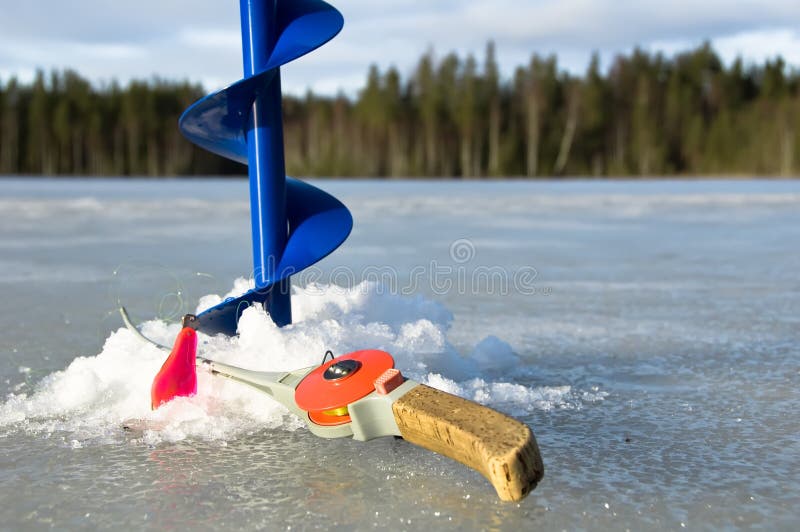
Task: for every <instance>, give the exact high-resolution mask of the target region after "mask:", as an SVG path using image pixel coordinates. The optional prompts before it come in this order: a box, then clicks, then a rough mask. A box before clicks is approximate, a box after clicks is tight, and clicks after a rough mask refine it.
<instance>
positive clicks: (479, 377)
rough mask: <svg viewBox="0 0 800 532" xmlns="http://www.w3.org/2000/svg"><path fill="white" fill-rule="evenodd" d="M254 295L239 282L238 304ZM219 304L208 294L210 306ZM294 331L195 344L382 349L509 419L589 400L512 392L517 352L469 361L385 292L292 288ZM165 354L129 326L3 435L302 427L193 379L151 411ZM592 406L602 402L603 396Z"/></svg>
mask: <svg viewBox="0 0 800 532" xmlns="http://www.w3.org/2000/svg"><path fill="white" fill-rule="evenodd" d="M245 289H247V283H246V282H245V281H242V280H239V281H237V283H236V285H235V287H234V290H233V292H232V294H235V293H240V292H242V291H244V290H245ZM220 299H221V298H219V297H218V296H207V297H205V298H203V300H202V301H201V303H200V307H201V308H207V307H208V306H209V305H210V304H214V303H215V302H217V301H219V300H220ZM292 306H293V317H294V323H293V324H292V325H290V326H287V327H284V328H278V327H276V326H275V325H274V324H273V323H272V321H271V320H270V318H269V316H268V315H267V313H266V312H265V311H264V310H263V309H261V308H258V307H252V308H249V309H247V310H246V311H245V312H244V314H243V315H242V318H241V320H240V323H239V336H238V337H236V338H225V337H222V336H217V337H208V336H205V335H202V334H201V335H200V343H199V351H200V354H201V355H202V356H204V357H206V358H210V359H213V360H218V361H220V362H225V363H228V364H234V365H237V366H240V367H244V368H248V369H254V370H264V371H283V370H292V369H297V368H300V367H305V366H311V365H315V364H318V363H319V362H320V361H321V360H322V357H323V354H324V353H325V351H326V350H331V351H333V353H334V354H335V355H340V354H343V353H348V352H350V351H355V350H358V349H365V348H375V349H383V350H385V351H388V352H390V353H391V354H392V355H393V356H394V358H395V362H396V366H397V367H398V368H400V369H402V370H403V372H404V373H405V374H406V375H407V376H409V377H411V378H414V379H415V380H419V381H421V382H424V383H426V384H429V385H431V386H434V387H437V388H440V389H443V390H445V391H448V392H451V393H455V394H458V395H461V396H464V397H467V398H470V399H473V400H476V401H478V402H481V403H484V404H488V405H490V406H495V407H497V408H498V409H500V410H503V411H506V412H509V413H511V414H520V413H525V412H529V411H532V410H534V409H542V410H549V409H552V408H570V407H574V406H575V405H576V404H579V403H580V402H581V401H584V400H585V398H581V397H579V396H578V395H577V394H574V393H573V392H572V391H571V390H570V388H569V387H568V386H565V387H542V388H529V387H526V386H523V385H521V384H515V383H513V382H507V379H508V378H509V376H511V377H513V375H514V374H515V372H516V371H518V368H519V366H520V363H519V359H518V357H517V355H516V354H515V353H514V352H513V350H512V349H511V347H510V346H509V345H508V344H507V343H505V342H503V341H502V340H500V339H498V338H496V337H488V338H486V339H484V340H483V341H481V342H480V343H478V345H476V346H475V348H474V351H473V352H472V353H470V354H468V355H466V356H462V355H461V354H459V353H458V352H457V351H456V350H455V349H454V348H453V346H452V345H450V344H449V343H448V341H447V338H446V333H447V330H448V327H449V325H450V323H451V321H452V319H453V317H452V314H451V313H450V312H449V311H448V310H447V309H446V308H444V307H443V306H442V305H440V304H438V303H436V302H433V301H430V300H427V299H425V298H422V297H419V296H418V297H413V298H403V297H399V296H396V295H390V294H385V293H383V291H382V290H380V289H379V287H377V286H376V285H374V284H371V283H362V284H361V285H358V286H356V287H354V288H352V289H343V288H340V287H337V286H328V285H314V284H312V285H309V286H307V287H305V288H295V291H294V293H293V296H292ZM179 329H180V326H179V325H178V324H167V323H165V322H163V321H158V320H154V321H149V322H147V323H145V324H143V326H142V331H143V333H144V334H145V335H146V336H148V337H149V338H152V339H153V340H155V341H157V342H159V343H162V344H165V345H171V344H172V342H173V340H174V338H175V336H176V335H177V333H178V331H179ZM164 358H165V354H164V352H163V351H161V350H159V349H158V348H156V347H154V346H152V345H149V344H146V343H144V342H143V341H142V340H141V339H140V338H138V337H137V336H136V335H135V334H133V333H132V332H130V331H128V330H127V329H125V328H121V329H119V330H117V331H116V332H113V333H112V334H111V335H110V336H109V337H108V339H107V340H106V342H105V345H104V346H103V349H102V352H101V353H100V354H98V355H97V356H94V357H80V358H77V359H75V360H74V361H73V362H72V363H71V364H70V365H69V366H68V367H67V368H66V369H64V370H63V371H58V372H56V373H53V374H51V375H49V376H47V377H45V378H44V379H43V380H42V381H41V382H40V383H39V384H38V385H37V386H36V388H35V390H34V391H33V393H31V394H24V393H19V394H11V395H9V396H8V397H7V399H6V401H5V402H4V403H2V404H0V429H2V431H3V432H7V431H9V430H17V429H20V428H21V429H23V430H28V431H31V432H35V433H42V434H52V433H53V432H57V431H63V432H67V433H69V434H70V438H74V440H73V441H74V442H76V443H77V444H79V445H80V444H82V442H85V441H90V440H96V441H109V440H111V441H114V440H118V439H119V438H120V437H121V436H122V434H123V432H122V430H121V427H122V426H124V425H127V426H130V427H133V429H134V430H133V434H134V437H135V438H140V439H142V440H144V441H145V442H148V443H157V442H159V441H178V440H182V439H185V438H197V439H206V440H221V441H224V440H226V439H230V438H235V437H237V436H238V435H242V434H248V433H253V432H256V431H261V430H264V429H276V428H281V429H284V430H294V429H296V428H298V427H301V426H303V424H302V423H301V422H300V420H298V419H297V418H295V417H294V416H292V415H290V414H288V412H287V411H286V409H285V408H283V406H281V405H280V404H278V403H276V402H274V401H273V400H272V399H270V398H269V397H268V396H266V395H264V394H262V393H259V392H257V391H255V390H252V389H250V388H249V387H247V386H243V385H241V384H239V383H236V382H232V381H229V380H226V379H224V378H219V377H214V376H212V375H210V374H209V373H207V372H205V371H202V370H199V371H198V395H197V396H195V397H191V398H179V399H176V400H174V401H172V402H170V403H169V404H167V405H164V406H163V407H161V408H159V409H158V410H156V411H151V410H150V385H151V382H152V379H153V376H154V375H155V374H156V372H157V371H158V369H159V368H160V366H161V364H162V363H163V361H164ZM593 400H602V397H601V396H599V397H596V398H595V399H593Z"/></svg>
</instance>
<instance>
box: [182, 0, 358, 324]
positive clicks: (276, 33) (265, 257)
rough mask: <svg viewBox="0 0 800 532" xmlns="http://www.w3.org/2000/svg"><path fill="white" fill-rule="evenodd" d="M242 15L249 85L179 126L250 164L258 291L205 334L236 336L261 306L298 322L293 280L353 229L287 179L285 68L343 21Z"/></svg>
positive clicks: (249, 11)
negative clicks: (249, 311)
mask: <svg viewBox="0 0 800 532" xmlns="http://www.w3.org/2000/svg"><path fill="white" fill-rule="evenodd" d="M239 10H240V15H241V28H242V57H243V64H244V77H243V78H242V79H240V80H239V81H237V82H235V83H233V84H232V85H229V86H228V87H226V88H224V89H222V90H219V91H217V92H214V93H213V94H210V95H208V96H206V97H205V98H202V99H201V100H198V101H197V102H195V103H194V104H193V105H191V106H190V107H189V108H188V109H187V110H186V111H185V112H184V113H183V115H182V116H181V118H180V121H179V126H180V129H181V131H182V132H183V134H184V135H185V136H186V138H188V139H189V140H190V141H192V142H194V143H195V144H197V145H198V146H200V147H202V148H205V149H206V150H208V151H210V152H213V153H215V154H217V155H221V156H222V157H226V158H228V159H232V160H234V161H237V162H240V163H244V164H247V165H248V173H249V177H250V221H251V224H250V225H251V233H252V248H253V277H254V280H255V288H254V289H252V290H250V291H248V292H247V293H245V294H243V295H241V296H239V297H236V298H230V299H228V300H226V301H223V302H222V303H220V304H218V305H216V306H214V307H212V308H209V309H207V310H205V311H204V312H201V313H200V314H199V315H198V316H197V324H198V328H199V329H200V330H202V331H203V332H206V333H208V334H216V333H224V334H227V335H229V336H232V335H234V334H236V327H237V323H238V320H239V317H240V316H241V314H242V312H243V311H244V309H246V308H247V307H249V306H250V305H252V304H254V303H260V304H263V305H264V308H265V309H266V310H267V312H268V313H269V315H270V317H271V318H272V319H273V321H275V323H277V324H278V325H280V326H283V325H286V324H288V323H291V321H292V311H291V304H290V293H289V290H290V277H291V276H292V275H294V274H296V273H299V272H300V271H302V270H304V269H305V268H308V267H309V266H311V265H312V264H314V263H316V262H318V261H319V260H321V259H323V258H324V257H326V256H327V255H328V254H329V253H331V252H332V251H333V250H335V249H336V248H337V247H339V245H340V244H341V243H342V242H344V240H345V239H346V238H347V236H348V235H349V234H350V230H351V229H352V227H353V218H352V216H351V215H350V211H348V210H347V207H345V206H344V205H343V204H342V202H340V201H339V200H338V199H336V198H334V197H333V196H331V195H330V194H328V193H327V192H324V191H322V190H320V189H318V188H316V187H314V186H312V185H309V184H308V183H304V182H302V181H299V180H296V179H292V178H290V177H287V176H286V169H285V164H284V151H283V118H282V114H281V72H280V67H281V66H282V65H285V64H286V63H289V62H290V61H293V60H295V59H297V58H298V57H300V56H302V55H305V54H307V53H308V52H311V51H312V50H314V49H316V48H318V47H320V46H322V45H323V44H325V43H326V42H328V41H329V40H330V39H332V38H333V37H334V36H336V34H337V33H339V31H340V30H341V29H342V25H343V24H344V19H343V18H342V15H341V13H339V12H338V11H337V10H336V9H334V8H333V7H332V6H330V5H329V4H327V3H325V2H323V1H322V0H240V2H239ZM209 222H210V223H213V220H210V221H209Z"/></svg>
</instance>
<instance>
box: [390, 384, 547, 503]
mask: <svg viewBox="0 0 800 532" xmlns="http://www.w3.org/2000/svg"><path fill="white" fill-rule="evenodd" d="M392 411H393V412H394V419H395V421H396V422H397V426H398V428H399V429H400V434H401V435H402V436H403V438H404V439H406V440H408V441H409V442H411V443H414V444H416V445H419V446H421V447H424V448H426V449H429V450H431V451H434V452H437V453H439V454H443V455H444V456H447V457H449V458H452V459H454V460H458V461H459V462H461V463H462V464H464V465H466V466H469V467H471V468H472V469H475V470H476V471H478V472H479V473H481V474H482V475H483V476H484V477H486V478H487V479H488V480H489V482H491V483H492V485H493V486H494V488H495V490H496V491H497V495H498V496H499V497H500V498H501V499H502V500H504V501H519V500H521V499H523V498H525V496H526V495H528V493H530V491H531V490H532V489H533V488H535V487H536V484H537V483H538V482H539V480H540V479H541V478H542V475H543V474H544V466H543V465H542V458H541V456H540V455H539V447H538V446H537V445H536V438H535V437H534V436H533V432H531V429H530V428H528V426H527V425H525V424H524V423H521V422H519V421H517V420H515V419H512V418H510V417H508V416H505V415H503V414H501V413H499V412H497V411H495V410H492V409H491V408H487V407H485V406H481V405H479V404H477V403H473V402H472V401H467V400H466V399H462V398H460V397H456V396H455V395H451V394H449V393H446V392H443V391H441V390H436V389H434V388H431V387H430V386H425V385H424V384H420V385H419V386H417V387H415V388H413V389H412V390H410V391H409V392H408V393H406V394H405V395H403V396H402V397H400V398H399V399H397V400H396V401H395V402H394V403H393V404H392Z"/></svg>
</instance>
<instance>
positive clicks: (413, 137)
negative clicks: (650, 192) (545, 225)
mask: <svg viewBox="0 0 800 532" xmlns="http://www.w3.org/2000/svg"><path fill="white" fill-rule="evenodd" d="M203 95H204V90H203V88H202V87H201V86H200V85H198V84H192V83H188V82H173V81H164V80H159V79H153V80H148V81H134V82H131V83H129V84H127V85H126V86H124V87H123V86H120V85H119V84H117V83H111V84H107V85H103V86H100V87H98V86H93V85H92V84H91V83H89V82H88V81H87V80H86V79H84V78H82V77H81V76H80V75H79V74H78V73H76V72H73V71H63V72H52V73H50V74H45V73H44V72H39V73H38V74H37V75H36V78H35V80H34V81H33V82H31V83H29V84H25V83H19V82H18V81H17V80H16V79H14V78H11V79H8V80H2V81H0V174H48V175H49V174H75V175H103V176H111V175H137V176H142V175H145V176H171V175H227V174H242V173H244V171H245V170H244V168H243V167H242V166H240V165H238V164H236V163H232V162H230V161H227V160H225V159H222V158H220V157H217V156H214V155H212V154H209V153H207V152H205V151H203V150H201V149H199V148H197V147H195V146H193V145H191V144H190V143H189V142H188V141H186V140H185V139H184V138H183V137H182V136H181V134H180V133H179V131H178V128H177V120H178V117H179V116H180V114H181V112H182V111H183V110H184V109H185V108H186V107H187V106H188V105H189V104H191V103H192V102H193V101H195V100H196V99H198V98H200V97H201V96H203ZM283 113H284V140H285V147H286V165H287V170H288V173H290V174H291V175H297V176H376V177H415V176H437V177H451V176H452V177H495V176H529V177H535V176H562V175H586V176H648V175H671V174H678V175H726V174H727V175H797V174H800V71H798V70H796V69H793V70H790V69H789V68H788V67H787V66H786V64H785V63H784V62H783V61H782V60H781V59H780V58H777V59H775V60H771V61H766V62H765V63H764V64H760V65H745V64H743V62H742V61H741V60H737V61H735V62H733V64H731V65H728V66H726V65H724V64H723V63H722V61H721V60H720V58H719V56H717V54H716V53H715V52H714V51H713V49H712V48H711V46H710V45H708V44H706V45H703V46H701V47H699V48H697V49H695V50H691V51H688V52H685V53H681V54H678V55H676V56H674V57H669V58H667V57H665V56H663V55H661V54H651V53H648V52H645V51H642V50H639V49H637V50H634V51H633V52H632V53H631V54H629V55H620V56H617V57H616V58H615V59H614V60H613V61H612V62H611V64H610V66H609V67H608V68H607V69H605V70H601V68H600V61H599V58H598V56H596V55H595V56H594V57H593V58H592V61H591V63H590V65H589V66H588V68H587V71H586V72H585V74H584V75H583V76H573V75H570V74H568V73H566V72H564V71H561V70H559V68H558V64H557V60H556V58H555V57H554V56H549V57H542V56H540V55H536V54H534V55H533V56H532V58H531V60H530V62H529V63H528V64H527V65H524V66H520V67H518V68H517V69H516V71H515V73H514V75H513V77H512V78H511V79H503V78H501V76H500V73H499V68H498V65H497V61H496V59H495V51H494V46H493V45H492V44H491V43H490V44H489V45H488V46H487V48H486V53H485V56H484V57H483V58H481V60H480V61H478V60H477V59H476V58H475V57H473V56H471V55H470V56H467V57H466V58H462V57H459V56H458V55H455V54H449V55H445V56H443V57H441V58H437V57H436V56H435V55H434V54H433V52H429V53H427V54H425V55H424V56H423V57H422V58H421V59H420V60H419V62H418V64H417V66H416V68H415V69H414V71H413V72H412V73H411V74H410V75H409V76H407V78H406V79H404V78H403V76H401V75H400V73H399V72H398V71H397V70H396V69H395V68H389V69H388V70H385V71H380V70H379V69H378V67H376V66H373V67H371V68H370V70H369V72H368V74H367V79H366V83H365V86H364V87H363V89H362V90H361V91H359V93H358V94H357V96H355V97H354V98H348V97H346V96H344V95H339V96H319V95H315V94H313V93H311V92H309V93H307V94H306V95H305V96H304V97H295V96H285V97H284V102H283Z"/></svg>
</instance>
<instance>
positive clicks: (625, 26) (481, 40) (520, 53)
mask: <svg viewBox="0 0 800 532" xmlns="http://www.w3.org/2000/svg"><path fill="white" fill-rule="evenodd" d="M285 1H291V0H285ZM332 3H333V5H334V6H335V7H336V8H337V9H339V11H341V12H342V14H343V15H344V18H345V26H344V29H343V30H342V33H340V34H339V36H337V37H336V38H335V39H334V40H333V41H331V42H329V43H328V44H326V45H325V46H324V47H322V48H320V49H319V50H316V51H315V52H312V53H311V54H309V55H307V56H305V57H302V58H300V59H298V60H296V61H295V62H293V63H291V64H289V65H287V66H285V67H284V68H283V69H282V76H283V89H284V92H288V93H293V94H302V93H305V91H306V90H307V89H309V88H310V89H312V90H314V91H315V92H318V93H323V94H335V93H336V92H338V91H344V92H345V93H347V94H351V95H352V94H355V93H356V92H357V90H358V89H359V88H360V87H362V86H363V84H364V80H365V77H366V73H367V69H368V68H369V65H370V64H373V63H375V64H377V65H378V66H379V67H380V68H381V69H382V70H384V69H386V68H388V67H389V66H395V67H396V68H398V69H399V71H400V72H401V74H403V75H404V76H408V75H409V74H410V73H411V72H412V70H413V68H414V66H415V64H416V63H417V61H418V59H419V57H420V56H421V55H422V54H423V53H424V52H425V51H427V50H429V49H433V50H434V52H435V53H436V54H437V55H439V56H441V55H444V54H445V53H447V52H450V51H456V52H457V53H459V54H461V55H462V56H464V55H466V54H467V53H473V54H475V55H476V56H477V58H478V59H479V60H482V58H483V56H484V52H485V47H486V43H487V42H488V41H489V40H493V41H494V42H495V44H496V48H497V57H498V61H499V63H500V67H501V73H502V74H503V75H505V76H506V77H509V76H510V75H511V74H512V73H513V71H514V68H516V67H517V66H519V65H522V64H525V63H527V62H528V60H529V59H530V56H531V54H532V53H533V52H537V53H539V54H550V53H554V54H556V55H557V57H558V60H559V65H560V66H561V68H562V69H564V70H567V71H570V72H572V73H576V74H579V73H582V72H584V71H585V69H586V66H587V65H588V63H589V59H590V57H591V54H592V52H593V51H597V52H599V53H600V56H601V58H602V60H603V62H604V64H608V63H610V61H611V59H612V58H613V57H614V55H615V54H617V53H626V52H630V51H631V50H632V49H633V48H634V46H640V47H641V48H644V49H646V50H650V51H663V52H665V53H666V54H668V55H672V54H674V53H676V52H679V51H682V50H686V49H689V48H691V47H694V46H697V45H699V44H701V43H702V42H703V41H705V40H709V41H711V43H712V45H713V46H714V48H715V49H716V50H717V52H718V53H719V54H720V56H721V57H722V59H723V60H724V61H726V62H730V61H732V60H733V59H734V58H735V57H736V56H738V55H741V56H742V57H743V58H744V60H745V61H748V62H763V61H764V60H765V59H767V58H774V57H775V56H777V55H781V56H783V58H784V59H785V60H786V61H787V63H788V64H789V65H791V66H792V67H800V0H726V1H724V2H723V1H721V0H660V1H656V0H334V1H333V2H332ZM37 68H43V69H45V70H49V69H51V68H59V69H60V68H73V69H75V70H77V71H78V72H79V73H81V74H82V75H83V76H85V77H87V78H89V79H90V80H92V81H93V82H95V83H97V84H101V83H104V82H108V81H110V80H111V79H117V80H120V81H122V82H123V83H124V82H127V81H128V80H130V79H132V78H136V79H142V78H150V77H152V76H158V77H161V78H165V79H171V80H180V79H188V80H191V81H199V82H202V83H203V85H204V86H205V87H206V88H207V89H209V90H211V89H216V88H220V87H223V86H225V85H227V84H229V83H231V82H233V81H236V80H237V79H239V78H240V77H241V71H242V64H241V41H240V36H239V9H238V2H237V1H236V0H157V1H156V0H136V1H132V2H124V1H123V2H120V1H114V0H69V1H64V0H36V1H23V2H20V1H18V0H14V1H12V0H0V81H4V80H7V79H8V78H9V77H10V76H11V75H16V76H17V77H19V78H21V79H23V80H28V79H31V78H32V77H33V75H34V73H35V71H36V69H37Z"/></svg>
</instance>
